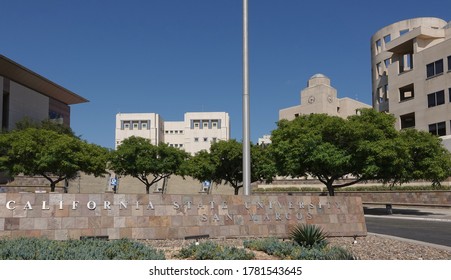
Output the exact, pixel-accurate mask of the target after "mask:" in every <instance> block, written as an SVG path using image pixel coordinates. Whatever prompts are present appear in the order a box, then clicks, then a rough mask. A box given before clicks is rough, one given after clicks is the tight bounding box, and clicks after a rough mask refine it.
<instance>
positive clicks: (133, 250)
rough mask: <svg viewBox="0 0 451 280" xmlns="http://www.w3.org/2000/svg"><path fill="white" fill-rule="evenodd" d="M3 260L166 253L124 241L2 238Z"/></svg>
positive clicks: (137, 256)
mask: <svg viewBox="0 0 451 280" xmlns="http://www.w3.org/2000/svg"><path fill="white" fill-rule="evenodd" d="M0 259H2V260H164V259H165V257H164V253H163V252H161V251H157V250H155V249H154V248H151V247H148V246H146V245H144V244H142V243H138V242H134V241H130V240H127V239H120V240H111V241H108V240H99V239H84V240H67V241H58V240H48V239H40V238H25V237H20V238H17V239H1V240H0Z"/></svg>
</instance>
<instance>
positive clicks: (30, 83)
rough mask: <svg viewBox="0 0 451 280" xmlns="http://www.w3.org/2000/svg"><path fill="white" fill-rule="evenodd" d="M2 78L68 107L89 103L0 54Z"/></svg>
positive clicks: (0, 73) (0, 74)
mask: <svg viewBox="0 0 451 280" xmlns="http://www.w3.org/2000/svg"><path fill="white" fill-rule="evenodd" d="M0 76H3V77H5V78H8V79H10V80H12V81H14V82H17V83H19V84H21V85H24V86H26V87H28V88H30V89H33V90H35V91H37V92H39V93H41V94H43V95H45V96H48V97H51V98H53V99H56V100H58V101H61V102H63V103H65V104H67V105H72V104H79V103H85V102H89V100H87V99H85V98H83V97H81V96H79V95H78V94H76V93H74V92H72V91H70V90H68V89H66V88H64V87H62V86H60V85H58V84H56V83H54V82H52V81H50V80H49V79H47V78H45V77H43V76H41V75H39V74H37V73H35V72H33V71H31V70H30V69H28V68H26V67H24V66H22V65H20V64H18V63H17V62H15V61H12V60H11V59H9V58H7V57H5V56H3V55H1V54H0Z"/></svg>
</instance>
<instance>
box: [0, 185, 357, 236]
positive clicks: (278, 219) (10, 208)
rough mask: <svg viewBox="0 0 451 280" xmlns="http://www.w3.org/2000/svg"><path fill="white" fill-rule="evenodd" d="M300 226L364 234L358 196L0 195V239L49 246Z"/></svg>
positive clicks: (275, 232)
mask: <svg viewBox="0 0 451 280" xmlns="http://www.w3.org/2000/svg"><path fill="white" fill-rule="evenodd" d="M299 223H308V224H316V225H319V226H321V227H323V229H324V230H325V231H326V232H328V233H329V234H330V235H331V236H354V235H358V236H363V235H366V224H365V219H364V216H363V207H362V202H361V199H360V197H320V196H287V195H279V196H276V195H270V196H267V195H261V196H254V195H253V196H232V195H230V196H229V195H161V194H157V195H147V194H141V195H140V194H111V193H106V194H60V193H42V194H41V193H38V194H36V193H3V194H0V236H6V237H16V236H35V237H46V238H49V239H56V240H67V239H79V238H81V237H90V236H107V237H108V238H110V239H120V238H132V239H183V238H188V237H193V236H209V237H215V238H218V237H224V238H234V237H243V236H253V237H267V236H277V237H286V236H288V235H289V232H290V230H291V228H292V227H293V226H294V225H296V224H299Z"/></svg>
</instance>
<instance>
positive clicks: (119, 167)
mask: <svg viewBox="0 0 451 280" xmlns="http://www.w3.org/2000/svg"><path fill="white" fill-rule="evenodd" d="M188 158H189V155H188V153H186V152H185V151H182V150H180V149H177V148H174V147H170V146H168V145H167V144H165V143H160V144H159V145H158V146H156V145H152V144H151V143H150V141H149V140H148V139H144V138H142V137H136V136H131V137H129V138H127V139H125V140H124V141H123V142H122V144H121V145H119V146H118V148H117V150H116V151H113V152H112V153H111V160H110V169H111V170H113V171H114V172H115V173H116V174H119V175H125V176H132V177H135V178H137V179H138V180H139V181H141V182H142V183H143V184H144V185H145V187H146V193H147V194H148V193H149V189H150V187H151V186H152V185H153V184H155V183H157V182H159V181H161V180H163V179H168V178H169V177H170V176H171V175H173V174H175V175H182V176H183V175H184V170H183V168H182V167H183V166H184V164H183V163H184V161H186V160H187V159H188ZM149 177H151V178H149ZM163 191H164V190H163Z"/></svg>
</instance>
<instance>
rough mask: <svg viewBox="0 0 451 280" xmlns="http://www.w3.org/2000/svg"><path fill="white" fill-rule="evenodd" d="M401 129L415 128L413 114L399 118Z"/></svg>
mask: <svg viewBox="0 0 451 280" xmlns="http://www.w3.org/2000/svg"><path fill="white" fill-rule="evenodd" d="M400 119H401V129H404V128H409V127H415V113H410V114H406V115H402V116H400Z"/></svg>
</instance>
